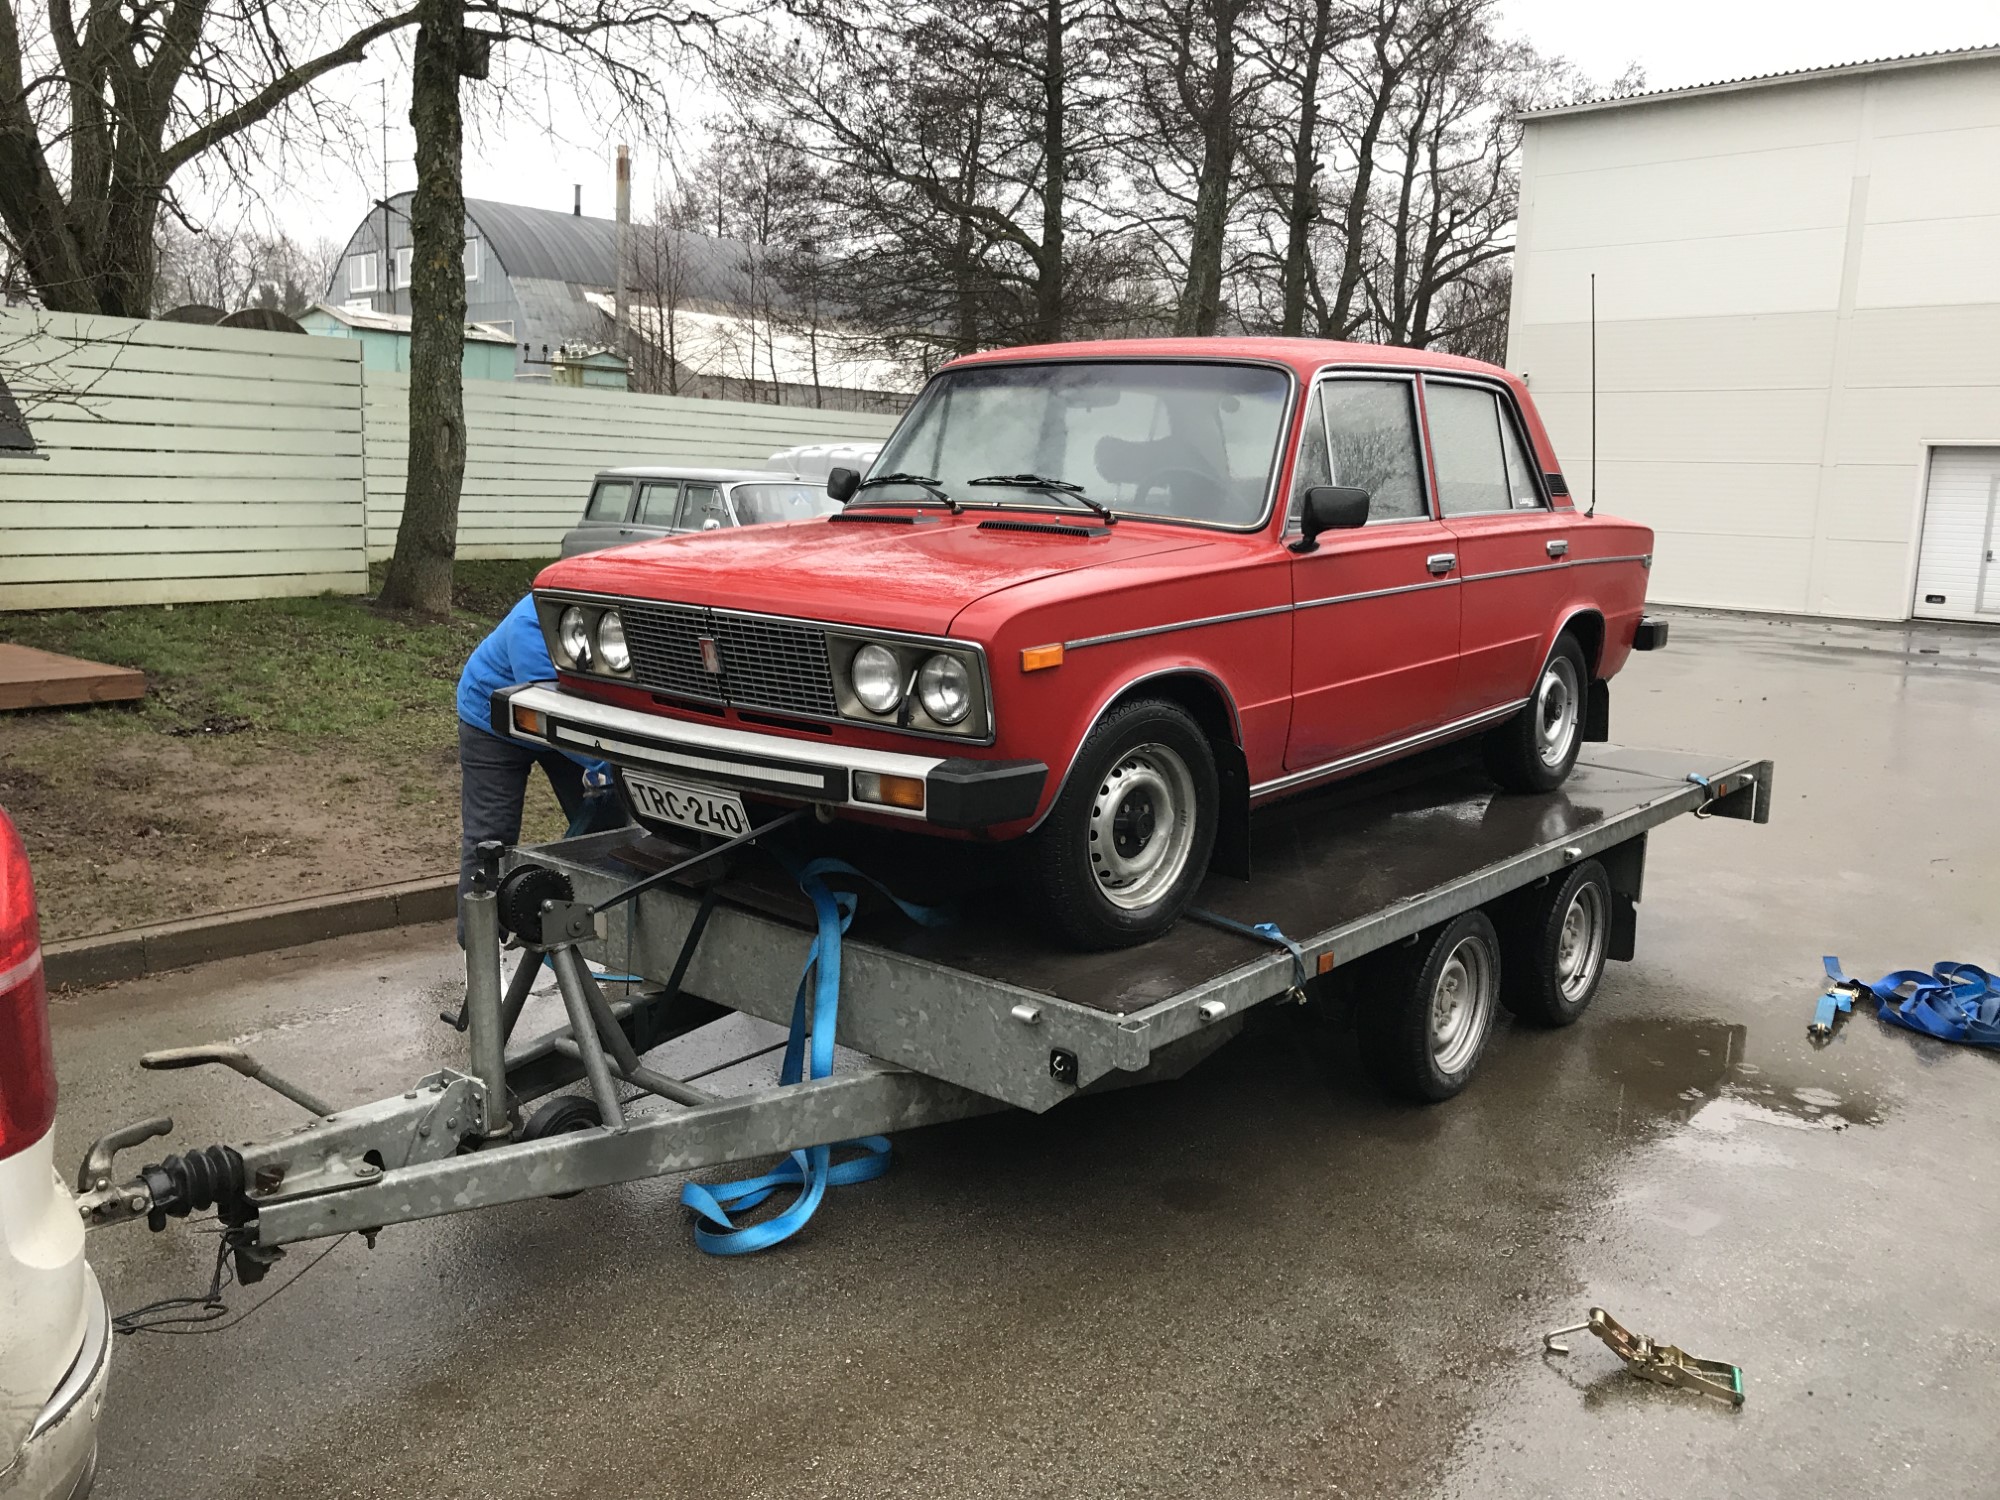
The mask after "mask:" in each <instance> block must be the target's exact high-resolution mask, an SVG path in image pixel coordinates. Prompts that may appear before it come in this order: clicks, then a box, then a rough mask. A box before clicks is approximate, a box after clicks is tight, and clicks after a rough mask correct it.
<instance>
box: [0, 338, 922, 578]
mask: <svg viewBox="0 0 2000 1500" xmlns="http://www.w3.org/2000/svg"><path fill="white" fill-rule="evenodd" d="M0 375H4V376H5V377H6V379H7V383H8V385H9V386H10V387H11V388H12V389H13V390H14V392H15V394H16V396H17V398H18V399H20V400H21V402H22V404H23V406H25V407H26V408H27V415H28V421H29V426H30V428H31V429H32V431H33V433H34V437H35V440H36V443H37V445H38V446H39V448H40V450H41V452H42V454H43V455H44V456H43V457H39V458H26V459H24V458H13V457H6V456H0V610H5V609H48V608H65V607H75V606H101V605H117V604H166V603H177V602H183V601H191V600H205V599H251V598H270V597H276V596H281V595H290V594H316V593H323V592H329V591H331V592H340V593H361V592H363V591H365V589H366V588H367V584H368V560H369V559H370V558H381V557H387V556H388V555H389V552H390V550H391V549H392V548H393V546H394V545H395V538H396V525H397V522H398V520H399V519H400V517H401V513H402V498H403V480H404V475H405V471H406V465H407V460H408V452H409V425H408V420H407V404H408V395H409V378H408V377H407V376H406V375H398V374H387V373H383V372H379V371H376V372H369V373H368V374H367V375H366V376H365V379H364V374H363V371H362V367H361V357H360V345H359V344H357V343H350V342H349V341H347V340H344V339H327V338H310V337H300V336H299V335H297V334H280V333H257V332H251V331H247V330H241V329H218V328H202V327H197V326H194V325H190V324H183V323H157V322H134V321H130V320H123V319H111V318H77V317H72V316H69V315H65V314H50V313H36V312H28V311H22V310H18V309H15V310H0ZM465 404H466V423H467V439H468V448H467V461H466V477H465V490H464V498H463V500H462V501H461V503H460V509H459V550H460V555H462V556H466V557H538V556H552V555H554V553H555V550H556V547H557V544H558V542H559V541H560V539H561V537H562V534H563V532H564V531H565V530H567V529H568V528H569V527H570V526H571V525H573V524H575V521H576V519H577V517H578V515H580V514H581V512H582V510H583V502H584V499H585V496H586V495H587V493H588V490H589V485H590V479H591V476H592V475H593V474H594V473H596V471H597V470H598V469H600V468H605V467H609V466H612V465H616V464H625V463H649V462H650V463H687V464H700V465H704V466H715V467H724V466H728V467H734V466H742V467H758V466H761V465H762V464H763V462H764V461H765V460H766V459H767V458H768V457H769V456H770V454H772V453H773V452H775V451H777V450H778V449H780V448H787V447H791V446H793V445H795V444H799V443H811V442H833V441H840V440H843V439H865V438H873V437H880V436H882V435H884V434H886V433H887V432H888V431H889V429H890V427H891V426H893V425H894V419H893V418H890V417H883V416H876V415H864V414H860V413H855V412H832V411H820V410H816V409H813V408H808V407H790V406H783V407H780V406H764V405H751V404H748V403H742V402H733V401H697V400H687V399H676V398H672V397H664V396H642V395H636V394H633V393H630V392H624V391H599V390H588V389H585V390H570V389H557V388H552V387H548V386H540V385H516V384H512V383H503V382H499V381H467V382H466V386H465Z"/></svg>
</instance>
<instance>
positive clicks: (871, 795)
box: [854, 771, 924, 812]
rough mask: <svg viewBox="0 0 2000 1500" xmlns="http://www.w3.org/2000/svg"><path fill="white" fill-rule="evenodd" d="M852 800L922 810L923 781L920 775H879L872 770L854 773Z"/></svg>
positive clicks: (914, 810) (915, 810) (913, 810)
mask: <svg viewBox="0 0 2000 1500" xmlns="http://www.w3.org/2000/svg"><path fill="white" fill-rule="evenodd" d="M854 800H855V801H856V802H878V803H880V804H881V805H882V806H884V807H903V808H908V809H909V810H910V811H911V812H922V811H923V810H924V782H923V778H922V777H921V776H881V775H878V774H876V773H875V772H873V771H856V772H855V773H854Z"/></svg>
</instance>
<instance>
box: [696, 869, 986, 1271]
mask: <svg viewBox="0 0 2000 1500" xmlns="http://www.w3.org/2000/svg"><path fill="white" fill-rule="evenodd" d="M797 875H798V882H799V889H800V890H801V891H803V892H805V894H806V898H807V899H808V900H810V901H811V902H812V904H813V916H814V919H815V922H816V924H817V931H816V933H815V935H814V937H813V941H812V947H811V949H809V950H808V951H807V953H806V966H805V971H804V972H803V973H802V974H800V975H799V987H798V991H797V993H796V994H795V995H794V996H793V997H792V1029H791V1035H790V1037H789V1038H788V1039H787V1040H786V1042H785V1061H784V1066H783V1067H781V1068H780V1069H779V1070H778V1082H779V1084H780V1085H781V1086H783V1085H790V1084H794V1083H798V1082H799V1081H800V1080H801V1079H802V1078H826V1077H829V1076H830V1075H831V1074H832V1073H833V1033H834V1028H835V1026H836V1024H837V1023H838V1021H839V1017H840V939H841V934H843V933H845V932H846V931H847V929H848V926H849V924H850V923H852V922H853V921H854V910H855V907H856V906H857V905H858V904H859V900H860V898H859V897H858V896H857V895H856V894H855V893H854V892H853V891H836V890H833V889H831V888H830V887H829V886H828V885H827V884H826V880H825V878H824V877H826V876H828V875H849V876H853V877H854V878H855V879H857V880H861V881H864V882H865V883H867V884H868V885H871V886H874V887H875V889H876V890H878V891H881V893H882V894H883V895H884V896H887V897H888V898H889V900H890V901H892V902H894V903H895V905H896V907H897V909H898V910H900V911H901V912H902V913H903V915H904V916H906V917H908V918H909V919H910V920H911V921H913V922H917V923H920V924H922V925H923V926H926V927H937V926H942V925H943V924H944V922H945V921H947V920H948V918H947V916H946V915H945V914H944V913H942V912H939V911H936V910H933V909H932V908H930V907H925V906H917V905H915V904H914V903H912V902H908V901H904V900H901V899H899V898H898V897H897V896H895V895H894V894H892V893H891V892H890V891H888V890H887V889H885V888H884V887H883V886H882V885H881V884H880V883H879V882H877V881H874V880H871V879H869V877H867V876H866V875H863V874H862V873H861V872H860V871H859V870H857V869H855V868H854V867H853V866H852V865H849V864H845V863H843V862H842V861H840V860H837V859H816V860H814V861H812V862H811V863H810V864H808V865H806V866H805V867H804V868H802V869H800V870H799V871H798V872H797ZM808 995H810V996H811V1025H810V1027H808V1025H807V996H808ZM808 1037H810V1039H811V1044H812V1045H811V1049H810V1055H808V1050H807V1045H806V1043H807V1039H808ZM849 1149H853V1150H858V1151H860V1152H861V1153H862V1154H861V1155H859V1156H856V1157H850V1158H848V1159H847V1160H844V1161H840V1162H835V1161H834V1160H833V1153H834V1152H835V1151H842V1150H849ZM888 1170H889V1142H888V1139H887V1137H884V1136H879V1135H870V1136H863V1137H862V1138H861V1139H859V1140H852V1141H839V1142H836V1143H835V1144H833V1145H830V1146H808V1147H806V1148H805V1149H804V1150H800V1151H794V1152H792V1153H791V1154H790V1155H789V1156H788V1157H786V1159H785V1160H784V1161H783V1162H781V1163H780V1164H779V1165H778V1166H777V1167H776V1168H774V1169H773V1170H772V1171H769V1172H766V1173H765V1174H764V1175H763V1176H761V1177H749V1178H745V1179H743V1180H742V1181H740V1182H726V1183H718V1184H717V1185H716V1186H714V1187H703V1186H702V1185H701V1184H700V1183H698V1182H690V1183H685V1184H683V1185H682V1187H681V1202H683V1203H685V1204H686V1205H687V1206H688V1207H689V1208H691V1209H693V1210H694V1211H695V1212H696V1213H698V1214H700V1215H701V1217H702V1218H703V1219H704V1220H706V1221H707V1222H706V1223H702V1224H697V1225H696V1226H695V1231H694V1242H695V1244H696V1245H698V1246H699V1247H700V1248H701V1249H703V1250H706V1251H707V1252H708V1253H709V1254H710V1255H748V1254H750V1253H751V1252H752V1251H753V1250H763V1249H767V1248H769V1247H770V1246H772V1245H775V1244H777V1243H779V1242H780V1241H781V1240H787V1239H790V1238H791V1237H792V1236H793V1235H795V1234H797V1233H798V1232H799V1230H801V1229H803V1228H804V1227H805V1224H806V1221H807V1220H808V1219H810V1218H811V1217H812V1216H813V1213H814V1211H815V1210H816V1209H818V1207H819V1204H820V1200H821V1199H822V1198H824V1197H825V1196H826V1190H827V1189H828V1188H830V1187H844V1186H846V1185H847V1184H849V1183H854V1182H867V1181H868V1180H869V1179H870V1178H874V1177H880V1176H881V1175H882V1174H883V1173H884V1172H886V1171H888ZM787 1187H795V1188H797V1189H798V1190H799V1193H798V1196H797V1197H796V1198H794V1199H793V1200H792V1202H791V1203H790V1204H789V1205H788V1206H787V1207H786V1208H785V1210H784V1212H782V1213H780V1214H777V1215H775V1216H774V1217H772V1218H769V1219H765V1220H763V1221H761V1222H760V1223H756V1224H746V1225H742V1226H741V1227H739V1226H738V1225H737V1224H736V1223H734V1222H733V1221H732V1220H731V1219H730V1217H729V1216H730V1215H731V1214H732V1213H739V1214H740V1213H747V1212H749V1211H750V1210H751V1209H753V1208H756V1207H757V1206H758V1205H759V1204H761V1203H763V1202H764V1201H765V1200H766V1199H768V1198H769V1197H770V1196H771V1195H772V1194H773V1193H775V1192H777V1191H778V1190H779V1189H780V1188H787ZM710 1225H713V1226H715V1227H714V1228H710V1227H709V1226H710Z"/></svg>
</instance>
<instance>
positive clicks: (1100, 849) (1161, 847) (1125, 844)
mask: <svg viewBox="0 0 2000 1500" xmlns="http://www.w3.org/2000/svg"><path fill="white" fill-rule="evenodd" d="M1194 803H1195V797H1194V773H1193V772H1192V771H1190V770H1189V769H1188V765H1187V762H1186V761H1185V760H1183V759H1181V757H1180V754H1179V752H1177V751H1175V750H1171V749H1169V748H1168V747H1167V746H1165V745H1161V744H1148V745H1140V746H1139V747H1137V748H1136V749H1133V750H1129V751H1127V752H1126V753H1125V754H1123V755H1121V756H1119V757H1118V759H1117V761H1116V762H1114V763H1113V765H1112V767H1111V769H1110V770H1109V771H1107V772H1105V773H1104V779H1103V781H1101V782H1100V783H1099V784H1098V788H1097V795H1096V797H1095V798H1093V799H1092V801H1091V807H1090V830H1089V834H1090V873H1091V875H1092V877H1093V878H1094V879H1095V880H1096V881H1097V889H1098V891H1099V893H1100V894H1102V895H1103V897H1104V899H1105V900H1107V901H1109V902H1110V903H1111V904H1112V905H1113V906H1115V907H1118V908H1119V909H1120V910H1122V911H1138V910H1140V909H1142V908H1144V907H1148V906H1151V905H1152V904H1153V903H1154V902H1156V901H1158V900H1159V899H1160V898H1161V897H1162V896H1164V895H1165V894H1166V893H1167V892H1168V891H1169V890H1171V889H1172V888H1173V886H1174V883H1175V882H1176V881H1178V880H1179V879H1180V878H1181V875H1182V873H1183V872H1184V871H1185V870H1186V869H1187V862H1188V855H1189V853H1190V852H1191V851H1192V850H1193V848H1194Z"/></svg>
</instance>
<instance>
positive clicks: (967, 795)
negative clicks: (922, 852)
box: [491, 682, 1049, 828]
mask: <svg viewBox="0 0 2000 1500" xmlns="http://www.w3.org/2000/svg"><path fill="white" fill-rule="evenodd" d="M491 713H492V727H493V732H494V733H495V734H497V735H499V736H501V737H502V738H503V739H514V740H522V741H526V742H528V743H530V744H542V745H547V746H550V747H551V748H553V749H556V750H562V751H566V752H568V753H569V754H572V755H582V756H592V757H600V756H601V757H602V758H603V759H605V760H608V761H610V762H611V763H612V764H613V765H617V766H622V767H624V768H625V769H627V770H632V771H658V772H660V773H661V774H663V775H670V776H677V777H683V778H687V779H691V780H694V781H699V782H703V783H706V784H709V785H713V786H723V787H728V788H730V789H732V790H734V791H739V792H750V793H752V794H753V795H758V796H766V797H775V798H779V799H782V800H785V801H791V802H812V803H818V804H820V805H822V806H828V807H839V808H845V809H852V810H854V811H856V812H867V813H879V814H883V815H885V816H889V817H900V818H907V819H911V820H913V821H918V822H924V823H930V824H933V825H936V826H937V827H941V828H990V827H993V826H995V825H996V824H1002V823H1014V822H1019V821H1021V820H1023V819H1025V818H1029V817H1032V816H1033V815H1034V811H1035V808H1036V807H1037V806H1038V805H1039V804H1040V802H1041V796H1042V786H1043V783H1044V782H1046V781H1047V780H1048V774H1049V768H1048V767H1047V766H1045V765H1043V764H1042V762H1040V761H1038V760H975V759H971V758H968V757H964V756H937V755H906V754H903V753H901V752H899V751H890V750H869V749H864V748H862V747H860V746H855V745H839V744H825V743H818V742H815V741H812V740H795V739H789V738H786V737H785V736H783V735H776V734H759V733H757V732H756V731H754V730H748V729H733V728H730V727H728V726H726V725H721V724H697V723H692V722H689V721H688V720H685V719H669V718H666V717H664V716H663V715H660V714H649V713H640V712H638V711H637V710H635V709H629V708H617V707H614V706H613V705H611V704H608V703H598V702H595V701H593V700H592V699H589V698H583V697H579V696H577V695H576V694H574V693H565V692H563V691H562V690H561V689H560V688H558V687H556V686H554V685H553V684H551V683H543V682H530V683H523V684H522V685H520V686H518V687H511V688H502V689H500V691H498V692H496V693H495V694H494V695H493V699H492V705H491ZM524 715H532V716H533V718H532V719H531V720H530V723H531V724H532V725H536V726H539V727H538V728H530V727H528V726H526V725H524V724H523V716H524ZM857 774H872V775H875V776H891V777H904V778H908V779H911V780H915V781H921V782H922V783H923V785H924V805H923V807H922V808H902V807H892V806H888V805H886V804H883V803H879V802H871V801H864V800H862V799H860V798H859V797H857V796H855V778H856V776H857Z"/></svg>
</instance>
